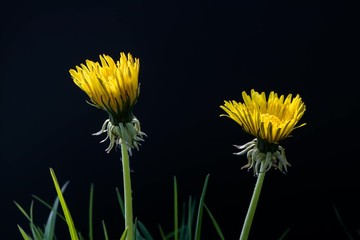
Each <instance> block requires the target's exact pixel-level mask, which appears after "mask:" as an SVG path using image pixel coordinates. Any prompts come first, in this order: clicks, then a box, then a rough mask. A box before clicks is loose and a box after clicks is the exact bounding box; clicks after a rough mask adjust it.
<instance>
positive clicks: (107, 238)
mask: <svg viewBox="0 0 360 240" xmlns="http://www.w3.org/2000/svg"><path fill="white" fill-rule="evenodd" d="M102 227H103V231H104V237H105V240H109V237H108V233H107V230H106V225H105V221H104V220H102Z"/></svg>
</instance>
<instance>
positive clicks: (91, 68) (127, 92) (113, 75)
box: [69, 52, 146, 240]
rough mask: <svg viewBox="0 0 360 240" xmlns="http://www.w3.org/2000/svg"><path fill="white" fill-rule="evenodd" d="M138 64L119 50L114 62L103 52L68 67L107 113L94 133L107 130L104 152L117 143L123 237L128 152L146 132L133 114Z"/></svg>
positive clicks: (128, 222) (128, 220)
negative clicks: (122, 196)
mask: <svg viewBox="0 0 360 240" xmlns="http://www.w3.org/2000/svg"><path fill="white" fill-rule="evenodd" d="M139 67H140V61H139V59H138V58H135V59H134V58H133V57H132V55H131V54H130V53H128V54H127V56H126V55H125V53H123V52H121V53H120V59H119V60H118V61H116V62H115V61H114V60H113V59H112V58H111V57H110V56H108V55H105V54H103V55H100V63H99V62H93V61H90V60H86V62H85V64H81V65H80V66H76V69H70V70H69V72H70V75H71V77H72V78H73V80H74V82H75V84H76V85H77V86H78V87H80V88H81V89H82V90H83V91H84V92H85V93H86V94H87V95H88V97H89V98H90V102H89V104H91V105H92V106H95V107H97V108H99V109H102V110H104V111H106V112H107V113H108V115H109V119H107V120H105V122H104V124H103V126H102V128H101V130H100V131H99V132H97V133H94V135H100V134H102V133H106V134H107V136H106V138H105V139H104V140H103V141H101V142H104V141H106V140H107V139H109V141H110V144H109V146H108V148H107V149H106V151H107V153H109V152H110V151H111V149H112V148H113V147H114V146H118V145H119V146H121V157H122V168H123V172H122V174H123V185H124V205H125V229H127V237H126V239H127V240H133V239H134V237H135V235H134V234H135V228H134V223H133V215H132V214H133V210H132V197H131V193H132V190H131V177H130V163H129V153H130V155H131V149H132V148H136V149H138V148H139V145H140V144H139V142H140V141H143V137H144V136H146V134H145V133H143V132H142V131H141V129H140V122H139V120H138V119H137V118H136V117H135V116H134V115H133V108H134V106H135V103H136V101H137V99H138V97H139V93H140V86H139V81H138V78H139Z"/></svg>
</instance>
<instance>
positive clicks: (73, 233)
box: [50, 168, 79, 240]
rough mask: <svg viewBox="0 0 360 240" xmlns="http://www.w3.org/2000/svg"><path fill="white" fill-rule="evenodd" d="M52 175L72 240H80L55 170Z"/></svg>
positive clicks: (51, 171) (51, 170)
mask: <svg viewBox="0 0 360 240" xmlns="http://www.w3.org/2000/svg"><path fill="white" fill-rule="evenodd" d="M50 173H51V177H52V179H53V182H54V185H55V189H56V192H57V195H58V197H59V200H60V204H61V207H62V210H63V212H64V215H65V219H66V223H67V225H68V228H69V232H70V237H71V240H79V238H78V235H77V231H76V228H75V225H74V222H73V220H72V217H71V214H70V211H69V209H68V207H67V204H66V202H65V199H64V196H63V195H62V192H61V189H60V187H59V183H58V181H57V178H56V175H55V172H54V170H53V169H52V168H50Z"/></svg>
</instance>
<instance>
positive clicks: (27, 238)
mask: <svg viewBox="0 0 360 240" xmlns="http://www.w3.org/2000/svg"><path fill="white" fill-rule="evenodd" d="M17 226H18V228H19V231H20V233H21V236H22V237H23V239H24V240H32V238H31V237H29V236H28V235H27V233H26V232H25V231H24V229H22V228H21V227H20V226H19V225H17Z"/></svg>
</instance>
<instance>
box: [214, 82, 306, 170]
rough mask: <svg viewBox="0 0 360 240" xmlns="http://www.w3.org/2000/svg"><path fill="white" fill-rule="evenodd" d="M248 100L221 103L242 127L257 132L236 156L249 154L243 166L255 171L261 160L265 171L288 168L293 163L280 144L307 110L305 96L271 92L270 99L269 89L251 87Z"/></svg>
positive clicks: (246, 97)
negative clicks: (273, 168)
mask: <svg viewBox="0 0 360 240" xmlns="http://www.w3.org/2000/svg"><path fill="white" fill-rule="evenodd" d="M242 97H243V100H244V102H243V103H242V102H236V101H224V102H225V104H224V105H222V106H220V108H222V109H223V110H224V111H225V112H226V114H221V115H220V116H226V117H229V118H231V119H232V120H234V121H235V122H237V123H238V124H239V125H240V126H241V127H242V129H243V130H244V131H245V132H247V133H249V134H251V135H253V136H254V137H255V139H253V140H252V141H250V142H248V143H246V144H244V145H241V146H238V145H235V147H236V148H238V149H240V150H241V151H240V152H238V153H235V154H236V155H243V154H247V158H248V163H247V164H246V165H245V166H243V167H242V168H248V169H251V168H253V170H254V174H256V175H257V174H259V171H260V166H261V162H264V165H265V166H264V167H265V171H268V170H269V169H270V168H271V167H275V168H277V169H279V170H280V171H283V170H284V171H285V172H286V171H287V166H290V164H289V163H288V161H287V159H286V156H285V149H284V148H283V147H281V146H280V145H279V143H280V142H281V141H282V140H283V139H285V138H287V137H288V136H290V134H291V133H292V131H293V130H294V129H296V128H299V127H302V126H304V125H305V123H303V124H301V125H298V126H297V125H296V124H297V123H298V122H299V120H300V119H301V117H302V116H303V115H304V112H305V110H306V107H305V104H304V103H303V101H302V99H301V97H300V96H299V95H296V96H295V97H294V98H293V96H292V94H289V95H288V96H287V97H286V98H285V96H284V95H281V96H280V97H279V96H278V94H277V93H275V92H274V91H272V92H270V94H269V96H268V98H267V99H266V95H265V92H262V93H258V92H256V91H255V90H254V89H252V90H251V93H250V96H249V95H247V94H246V92H245V91H244V92H242Z"/></svg>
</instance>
